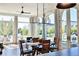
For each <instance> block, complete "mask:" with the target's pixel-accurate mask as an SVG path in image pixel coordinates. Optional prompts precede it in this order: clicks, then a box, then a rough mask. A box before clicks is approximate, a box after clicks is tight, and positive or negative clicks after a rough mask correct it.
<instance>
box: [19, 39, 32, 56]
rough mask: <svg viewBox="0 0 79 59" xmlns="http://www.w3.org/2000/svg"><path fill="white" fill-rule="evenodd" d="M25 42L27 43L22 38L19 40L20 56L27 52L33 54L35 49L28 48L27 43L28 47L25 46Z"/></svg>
mask: <svg viewBox="0 0 79 59" xmlns="http://www.w3.org/2000/svg"><path fill="white" fill-rule="evenodd" d="M23 43H25V41H24V40H20V41H19V46H20V56H21V55H22V56H24V55H25V54H27V55H29V56H30V55H33V54H32V53H33V51H32V50H30V49H28V48H27V45H25V46H26V47H23Z"/></svg>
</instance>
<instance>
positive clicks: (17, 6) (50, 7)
mask: <svg viewBox="0 0 79 59" xmlns="http://www.w3.org/2000/svg"><path fill="white" fill-rule="evenodd" d="M56 5H57V4H56V3H45V4H44V7H45V13H46V14H49V13H50V12H54V10H55V9H56ZM21 6H24V11H25V12H31V14H32V15H34V16H36V15H37V4H36V3H0V13H10V14H17V13H18V12H17V11H21ZM77 6H78V4H77ZM42 13H43V4H42V3H38V14H39V15H42Z"/></svg>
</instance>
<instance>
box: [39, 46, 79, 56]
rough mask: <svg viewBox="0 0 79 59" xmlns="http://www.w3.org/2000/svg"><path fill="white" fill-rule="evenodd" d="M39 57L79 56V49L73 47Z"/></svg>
mask: <svg viewBox="0 0 79 59" xmlns="http://www.w3.org/2000/svg"><path fill="white" fill-rule="evenodd" d="M38 56H79V47H72V48H68V49H63V50H59V51H55V52H49V53H45V54H40V55H38Z"/></svg>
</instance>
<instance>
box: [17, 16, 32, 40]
mask: <svg viewBox="0 0 79 59" xmlns="http://www.w3.org/2000/svg"><path fill="white" fill-rule="evenodd" d="M30 32H31V31H30V18H29V17H18V38H19V37H20V38H21V39H26V37H27V36H30V35H31V33H30Z"/></svg>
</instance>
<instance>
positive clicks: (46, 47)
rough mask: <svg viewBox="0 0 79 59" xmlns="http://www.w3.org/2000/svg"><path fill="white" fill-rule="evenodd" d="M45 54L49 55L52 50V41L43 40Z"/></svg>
mask: <svg viewBox="0 0 79 59" xmlns="http://www.w3.org/2000/svg"><path fill="white" fill-rule="evenodd" d="M42 45H43V52H44V53H48V52H49V50H50V40H43V44H42Z"/></svg>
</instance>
